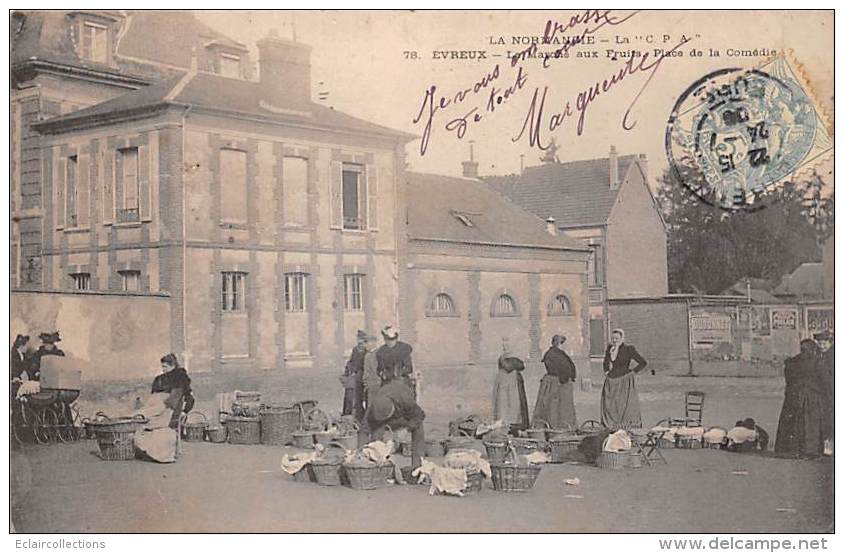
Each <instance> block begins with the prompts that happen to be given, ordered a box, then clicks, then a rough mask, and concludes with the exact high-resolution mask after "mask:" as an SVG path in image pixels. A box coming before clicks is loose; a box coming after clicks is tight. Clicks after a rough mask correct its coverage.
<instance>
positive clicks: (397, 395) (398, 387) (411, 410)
mask: <svg viewBox="0 0 844 553" xmlns="http://www.w3.org/2000/svg"><path fill="white" fill-rule="evenodd" d="M424 420H425V411H423V410H422V408H421V407H419V404H418V403H416V400H415V399H414V398H413V391H412V390H411V389H410V386H408V385H407V383H406V382H405V381H404V379H401V378H397V379H393V380H390V381H388V382H386V383H384V385H383V386H381V387H380V388H378V389H377V390H375V393H374V394H373V396H372V398H371V401H370V405H369V406H368V407H367V409H366V414H365V415H364V417H363V422H362V424H361V428H360V432H359V433H358V447H363V446H365V445H366V444H368V443H369V442H370V441H372V440H381V439H383V437H384V432H385V431H386V430H387V427H388V426H389V427H390V430H392V431H393V432H395V431H396V430H400V429H402V428H406V429H407V430H408V431H409V432H410V441H411V456H410V465H411V468H412V469H415V468H417V467H419V466H421V465H422V453H423V451H424V449H425V431H424V429H423V425H422V421H424Z"/></svg>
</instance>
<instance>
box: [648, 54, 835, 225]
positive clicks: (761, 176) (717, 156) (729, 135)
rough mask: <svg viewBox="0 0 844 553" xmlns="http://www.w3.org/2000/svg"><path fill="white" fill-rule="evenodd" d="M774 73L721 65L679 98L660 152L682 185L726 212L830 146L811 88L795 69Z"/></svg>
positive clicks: (751, 204) (758, 202)
mask: <svg viewBox="0 0 844 553" xmlns="http://www.w3.org/2000/svg"><path fill="white" fill-rule="evenodd" d="M782 64H785V68H786V69H789V68H788V65H787V62H785V60H783V61H782ZM773 67H774V68H778V66H777V65H775V66H773ZM778 73H779V74H776V73H774V72H768V71H763V70H761V69H742V68H736V67H730V68H724V69H719V70H717V71H714V72H711V73H709V74H707V75H705V76H703V77H701V78H700V79H698V80H697V81H695V82H694V83H693V84H692V85H691V86H690V87H689V88H687V89H686V90H685V91H684V92H683V93H682V94H681V95H680V97H679V98H678V99H677V102H676V103H675V105H674V108H673V109H672V111H671V115H670V117H669V120H668V125H667V128H666V134H665V146H666V155H667V157H668V160H669V163H670V164H671V166H672V168H674V170H675V171H676V174H677V175H678V176H679V178H680V181H681V182H682V184H683V185H684V186H686V187H687V188H688V189H689V190H691V191H692V192H693V193H694V194H695V195H697V197H698V198H700V199H701V200H703V201H704V202H706V203H708V204H710V205H714V206H717V207H720V208H722V209H726V210H729V211H736V210H756V209H759V208H761V207H762V206H763V205H764V199H765V198H766V197H767V196H769V195H770V194H769V193H770V192H772V191H773V190H774V188H775V186H776V185H777V183H780V182H783V181H785V180H787V179H789V178H790V177H792V176H793V175H794V174H795V173H796V172H797V171H799V170H800V169H801V168H803V167H805V166H806V165H807V164H811V163H812V162H813V161H814V160H816V159H817V158H818V157H819V155H821V154H822V152H824V151H825V150H826V149H827V148H831V142H830V139H829V135H828V134H827V132H826V128H825V125H824V122H823V117H822V115H821V114H819V113H818V111H817V110H816V107H815V104H814V103H813V101H812V98H811V96H810V94H809V93H807V91H806V89H805V87H804V86H803V85H802V83H800V82H798V81H799V79H798V78H797V77H796V75H795V74H794V72H792V71H789V70H786V71H782V70H780V71H778Z"/></svg>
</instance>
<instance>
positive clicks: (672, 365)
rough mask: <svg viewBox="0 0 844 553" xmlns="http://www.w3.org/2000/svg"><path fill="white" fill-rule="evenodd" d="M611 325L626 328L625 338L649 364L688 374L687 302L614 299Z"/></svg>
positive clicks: (665, 369)
mask: <svg viewBox="0 0 844 553" xmlns="http://www.w3.org/2000/svg"><path fill="white" fill-rule="evenodd" d="M609 315H610V317H609V323H610V328H611V329H615V328H622V329H624V332H625V342H626V343H628V344H631V345H633V346H635V347H636V349H637V350H638V351H639V353H641V354H642V356H643V357H644V358H645V359H647V361H648V368H649V369H654V370H657V371H661V372H662V371H668V372H672V373H680V374H684V373H686V372H687V371H688V367H689V363H688V356H689V334H688V312H687V308H686V303H685V302H676V301H675V302H649V301H642V302H612V301H611V302H610V307H609Z"/></svg>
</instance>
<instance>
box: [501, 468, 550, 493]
mask: <svg viewBox="0 0 844 553" xmlns="http://www.w3.org/2000/svg"><path fill="white" fill-rule="evenodd" d="M490 469H491V470H492V488H493V489H494V490H495V491H499V492H526V491H528V490H530V489H532V488H533V485H534V484H535V483H536V479H537V478H538V477H539V473H540V471H542V465H514V464H508V463H495V464H491V465H490Z"/></svg>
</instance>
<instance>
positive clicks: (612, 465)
mask: <svg viewBox="0 0 844 553" xmlns="http://www.w3.org/2000/svg"><path fill="white" fill-rule="evenodd" d="M627 457H628V454H627V452H626V451H602V452H601V453H599V454H598V458H597V459H595V464H596V465H597V466H598V468H602V469H610V470H621V469H626V468H627V467H628V460H627Z"/></svg>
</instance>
